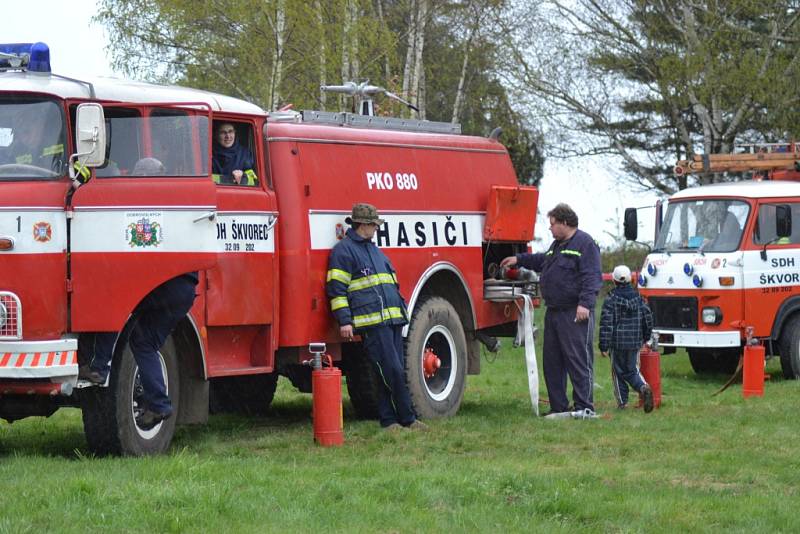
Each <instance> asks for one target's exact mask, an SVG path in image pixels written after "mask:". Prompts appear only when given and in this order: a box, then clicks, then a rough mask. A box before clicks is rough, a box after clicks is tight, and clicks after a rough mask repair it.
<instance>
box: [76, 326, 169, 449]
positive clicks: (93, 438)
mask: <svg viewBox="0 0 800 534" xmlns="http://www.w3.org/2000/svg"><path fill="white" fill-rule="evenodd" d="M159 354H160V355H161V369H162V371H163V372H164V378H165V381H166V384H167V393H168V394H169V396H170V399H171V400H172V409H173V415H172V417H170V418H169V419H167V420H166V421H163V422H161V423H159V424H158V425H156V426H155V427H153V428H151V429H150V430H143V429H141V428H139V426H138V425H137V424H136V415H138V414H139V413H140V411H141V410H142V409H143V408H142V407H141V395H142V386H141V380H140V378H139V367H138V366H137V365H136V360H135V359H134V358H133V353H132V352H131V349H130V347H129V346H128V344H127V343H125V345H124V346H123V348H122V349H121V350H118V354H116V355H115V356H114V360H113V362H112V364H111V379H110V380H109V385H108V387H107V388H101V387H91V388H87V389H86V390H83V391H82V392H81V393H82V394H81V408H82V409H83V429H84V433H85V434H86V441H87V443H88V445H89V450H90V451H91V452H93V453H94V454H97V455H100V456H104V455H107V454H118V455H125V456H144V455H148V454H159V453H162V452H164V451H165V450H167V448H168V447H169V445H170V443H171V442H172V436H173V435H174V433H175V420H176V419H177V415H178V407H179V402H180V399H179V397H178V395H179V391H180V388H179V386H178V384H179V382H178V359H177V356H176V354H175V345H174V343H173V340H172V336H170V337H169V338H167V342H166V343H164V346H163V347H162V348H161V351H160V353H159Z"/></svg>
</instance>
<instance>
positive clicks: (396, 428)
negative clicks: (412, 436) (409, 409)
mask: <svg viewBox="0 0 800 534" xmlns="http://www.w3.org/2000/svg"><path fill="white" fill-rule="evenodd" d="M403 430H404V427H403V425H401V424H400V423H392V424H391V425H389V426H385V427H383V431H384V432H387V433H389V434H396V433H398V432H402V431H403Z"/></svg>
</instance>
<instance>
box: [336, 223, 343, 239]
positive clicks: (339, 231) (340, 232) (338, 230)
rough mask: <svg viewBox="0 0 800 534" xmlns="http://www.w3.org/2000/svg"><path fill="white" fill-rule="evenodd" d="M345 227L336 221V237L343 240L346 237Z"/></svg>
mask: <svg viewBox="0 0 800 534" xmlns="http://www.w3.org/2000/svg"><path fill="white" fill-rule="evenodd" d="M344 234H345V229H344V225H342V223H336V239H337V240H338V241H341V240H342V239H344Z"/></svg>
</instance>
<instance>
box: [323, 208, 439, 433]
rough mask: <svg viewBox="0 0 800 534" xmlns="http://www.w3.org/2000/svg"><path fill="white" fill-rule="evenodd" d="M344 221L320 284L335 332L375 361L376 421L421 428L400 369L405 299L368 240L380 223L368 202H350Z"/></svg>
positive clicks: (393, 428)
mask: <svg viewBox="0 0 800 534" xmlns="http://www.w3.org/2000/svg"><path fill="white" fill-rule="evenodd" d="M345 222H346V223H347V224H349V225H351V228H350V229H348V230H347V234H346V235H345V237H344V239H342V240H341V241H340V242H339V243H337V244H336V246H335V247H333V250H331V255H330V257H329V259H328V276H327V284H326V290H327V293H328V297H330V306H331V311H332V312H333V315H334V316H335V317H336V320H337V321H338V323H339V333H340V334H341V336H342V337H343V338H344V339H345V340H347V341H352V340H353V335H354V334H360V335H361V339H362V342H363V343H364V348H365V349H366V351H367V355H368V356H369V358H370V360H371V361H372V362H373V364H374V365H375V367H376V369H377V371H378V376H380V377H381V379H382V387H379V388H378V389H379V392H378V415H379V417H380V424H381V427H383V428H384V429H386V430H388V431H397V430H400V429H402V428H403V427H406V428H411V429H413V430H427V425H426V424H424V423H423V422H421V421H419V420H418V419H417V416H416V414H415V413H414V408H413V406H412V405H411V395H410V394H409V392H408V386H407V385H406V377H405V372H404V367H405V366H404V357H403V354H404V351H403V333H402V332H403V326H404V325H406V324H408V312H407V311H406V304H405V301H404V300H403V297H402V295H400V288H399V286H398V284H397V275H396V274H395V270H394V267H392V263H391V262H390V261H389V258H387V257H386V256H385V255H384V254H383V252H381V250H380V249H379V248H378V247H377V246H376V245H375V243H373V242H372V237H373V236H374V235H375V230H376V229H377V228H378V226H380V225H382V224H383V222H384V221H383V219H380V218H379V217H378V210H376V209H375V206H372V205H370V204H355V205H354V206H353V212H352V214H351V216H350V217H348V218H347V219H345Z"/></svg>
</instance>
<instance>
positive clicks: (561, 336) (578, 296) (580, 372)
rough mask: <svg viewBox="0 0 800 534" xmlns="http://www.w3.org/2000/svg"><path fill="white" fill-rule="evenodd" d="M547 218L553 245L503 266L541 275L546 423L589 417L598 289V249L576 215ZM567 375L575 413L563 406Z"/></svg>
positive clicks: (561, 208)
mask: <svg viewBox="0 0 800 534" xmlns="http://www.w3.org/2000/svg"><path fill="white" fill-rule="evenodd" d="M547 216H548V217H549V218H550V232H551V233H552V234H553V238H554V241H553V243H552V244H551V245H550V248H549V249H548V250H547V252H545V253H539V254H517V255H516V256H510V257H508V258H505V259H504V260H503V261H502V262H500V264H501V265H502V266H512V265H520V266H522V267H527V268H529V269H532V270H534V271H537V272H540V273H541V275H540V277H539V282H540V284H541V290H542V297H544V301H545V304H546V305H547V311H546V313H545V318H544V356H543V359H542V365H543V368H544V380H545V384H546V385H547V394H548V397H549V399H550V413H549V414H548V416H549V417H550V418H558V417H562V416H568V415H570V414H571V415H572V416H573V417H580V418H591V417H594V416H595V413H594V396H593V391H592V388H593V385H594V352H593V350H592V340H593V338H594V307H595V301H596V299H597V294H598V292H599V291H600V287H601V286H602V284H603V280H602V272H601V268H600V249H599V247H598V246H597V243H595V242H594V240H593V239H592V237H591V236H590V235H589V234H587V233H586V232H584V231H582V230H579V229H578V216H577V215H576V214H575V212H574V211H573V210H572V208H570V207H569V206H568V205H566V204H558V205H557V206H556V207H555V208H553V209H552V210H551V211H550V212H549V213H548V214H547ZM567 375H569V378H570V380H571V381H572V399H573V401H574V403H575V406H574V410H570V409H569V404H568V401H567Z"/></svg>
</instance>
